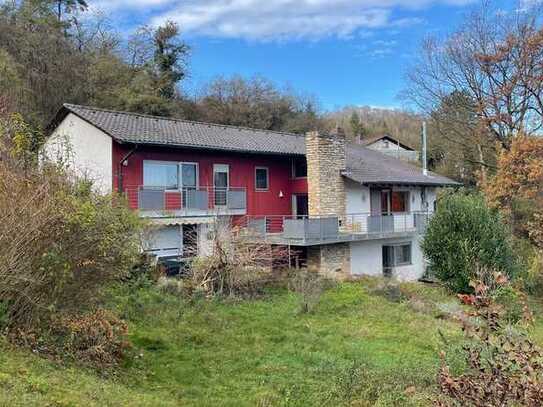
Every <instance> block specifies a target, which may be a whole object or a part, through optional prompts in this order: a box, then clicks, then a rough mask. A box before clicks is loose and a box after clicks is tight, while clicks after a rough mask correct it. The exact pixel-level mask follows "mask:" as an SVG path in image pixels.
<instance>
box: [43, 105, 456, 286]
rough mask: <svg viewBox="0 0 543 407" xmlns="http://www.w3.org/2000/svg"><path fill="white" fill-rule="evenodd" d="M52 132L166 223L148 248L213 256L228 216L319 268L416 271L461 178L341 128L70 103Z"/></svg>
mask: <svg viewBox="0 0 543 407" xmlns="http://www.w3.org/2000/svg"><path fill="white" fill-rule="evenodd" d="M49 130H50V134H51V135H50V137H49V139H48V141H47V143H46V147H45V151H46V152H47V153H48V154H49V155H52V156H59V155H62V154H63V153H62V150H63V148H65V147H63V145H64V144H65V142H66V140H67V141H69V145H70V158H69V160H68V161H69V162H70V163H71V165H72V167H73V168H74V169H76V170H77V171H79V172H80V173H82V174H85V175H86V176H91V177H92V178H94V180H95V182H96V185H97V186H98V188H100V190H101V191H103V192H109V191H113V190H117V191H120V192H122V193H124V194H126V196H127V198H128V202H129V204H130V206H131V207H132V208H133V209H136V210H139V213H140V214H141V216H144V217H146V218H149V219H150V220H151V222H152V223H154V224H156V225H157V226H156V228H154V230H153V233H152V236H151V237H149V239H148V241H147V242H146V245H147V246H146V248H147V250H149V251H151V252H153V253H155V254H156V255H157V256H160V257H166V256H179V257H181V258H182V257H187V256H192V255H193V253H194V252H196V253H197V254H198V255H206V254H208V253H209V252H210V250H211V247H210V240H209V239H210V238H211V236H212V233H213V228H214V225H215V224H216V222H217V220H218V219H221V218H223V219H228V220H230V221H231V222H233V223H235V224H236V225H241V226H242V227H246V228H247V230H248V231H250V232H251V233H253V235H254V236H255V239H259V240H260V241H262V242H265V243H267V244H270V245H284V246H289V247H290V248H292V249H296V250H294V251H295V252H297V253H300V255H301V258H302V262H303V263H304V264H305V265H307V267H308V268H309V269H312V270H316V271H321V272H324V273H333V274H336V275H337V276H341V277H344V276H350V275H361V274H371V275H383V274H389V275H395V276H397V277H398V278H400V279H405V280H412V279H417V278H420V277H422V275H423V274H424V272H425V261H424V259H423V256H422V252H421V249H420V244H419V243H420V239H421V236H422V234H423V233H424V230H425V225H426V222H427V220H428V217H429V216H430V215H431V213H432V212H433V211H434V207H435V200H436V189H437V188H439V187H443V186H453V185H457V183H456V182H454V181H452V180H450V179H448V178H445V177H442V176H439V175H437V174H434V173H431V172H430V173H428V175H423V173H422V171H421V170H420V169H419V168H417V167H415V166H411V165H409V164H407V163H405V162H402V161H400V160H397V159H395V158H391V157H388V156H384V155H382V154H381V153H378V152H376V151H372V150H370V149H368V148H366V147H364V146H361V145H351V144H347V143H346V141H345V136H344V135H343V134H342V132H341V131H339V130H338V131H336V132H334V133H333V134H319V133H317V132H311V133H308V134H307V135H306V136H299V135H293V134H285V133H278V132H272V131H265V130H255V129H249V128H242V127H233V126H223V125H216V124H208V123H197V122H190V121H185V120H176V119H169V118H161V117H153V116H146V115H140V114H132V113H124V112H116V111H109V110H103V109H96V108H91V107H84V106H76V105H68V104H66V105H64V106H63V107H62V109H61V110H60V111H59V112H58V114H57V115H56V117H55V119H54V120H53V122H52V123H51V125H50V126H49ZM194 236H196V238H193V237H194Z"/></svg>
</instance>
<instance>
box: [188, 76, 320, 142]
mask: <svg viewBox="0 0 543 407" xmlns="http://www.w3.org/2000/svg"><path fill="white" fill-rule="evenodd" d="M196 105H197V109H198V115H199V117H200V120H202V121H209V122H212V123H219V124H228V125H234V126H246V127H254V128H258V129H266V130H277V131H288V132H295V133H305V132H307V131H310V130H315V129H319V128H321V126H322V122H321V121H320V118H319V115H318V108H317V102H316V101H315V99H314V98H311V97H304V96H300V95H297V94H296V93H295V92H293V91H292V90H290V89H286V90H282V89H279V88H278V87H277V86H275V85H274V84H273V83H272V82H271V81H269V80H267V79H265V78H262V77H253V78H249V79H246V78H243V77H241V76H233V77H232V78H224V77H218V78H217V79H215V80H213V81H211V82H210V83H208V84H207V85H206V86H204V88H203V90H202V91H201V92H200V95H198V97H197V99H196Z"/></svg>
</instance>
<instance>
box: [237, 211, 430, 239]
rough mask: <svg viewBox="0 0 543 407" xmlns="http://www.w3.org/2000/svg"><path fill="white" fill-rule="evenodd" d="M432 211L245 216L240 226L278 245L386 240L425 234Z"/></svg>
mask: <svg viewBox="0 0 543 407" xmlns="http://www.w3.org/2000/svg"><path fill="white" fill-rule="evenodd" d="M430 216H431V213H429V212H409V213H398V214H392V215H372V214H370V213H357V214H347V215H344V216H338V215H325V216H294V215H290V216H282V215H272V216H268V215H266V216H264V215H263V216H244V217H242V218H241V219H240V220H238V221H237V223H238V226H241V227H242V228H244V229H245V230H246V231H247V233H250V234H252V235H254V236H255V237H259V238H263V239H267V240H270V241H276V242H277V243H280V242H284V243H288V242H291V243H303V244H312V243H319V242H325V241H331V242H334V241H349V240H364V239H372V238H375V239H376V238H382V237H386V236H393V235H395V234H402V233H404V234H405V233H416V234H423V233H424V232H425V230H426V225H427V224H428V220H429V217H430Z"/></svg>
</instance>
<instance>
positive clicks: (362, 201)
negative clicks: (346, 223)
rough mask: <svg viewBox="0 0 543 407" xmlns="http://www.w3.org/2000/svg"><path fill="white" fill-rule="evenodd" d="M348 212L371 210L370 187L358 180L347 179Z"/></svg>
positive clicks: (366, 211)
mask: <svg viewBox="0 0 543 407" xmlns="http://www.w3.org/2000/svg"><path fill="white" fill-rule="evenodd" d="M345 191H346V196H347V213H369V212H370V189H369V188H368V187H366V186H363V185H360V184H358V183H356V182H353V181H350V180H348V179H345Z"/></svg>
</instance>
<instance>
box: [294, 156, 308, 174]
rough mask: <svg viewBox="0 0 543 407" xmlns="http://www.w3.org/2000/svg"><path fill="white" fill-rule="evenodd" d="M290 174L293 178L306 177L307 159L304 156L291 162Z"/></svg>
mask: <svg viewBox="0 0 543 407" xmlns="http://www.w3.org/2000/svg"><path fill="white" fill-rule="evenodd" d="M292 175H293V176H294V178H306V177H307V160H306V159H305V157H299V158H295V159H294V160H293V162H292Z"/></svg>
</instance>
